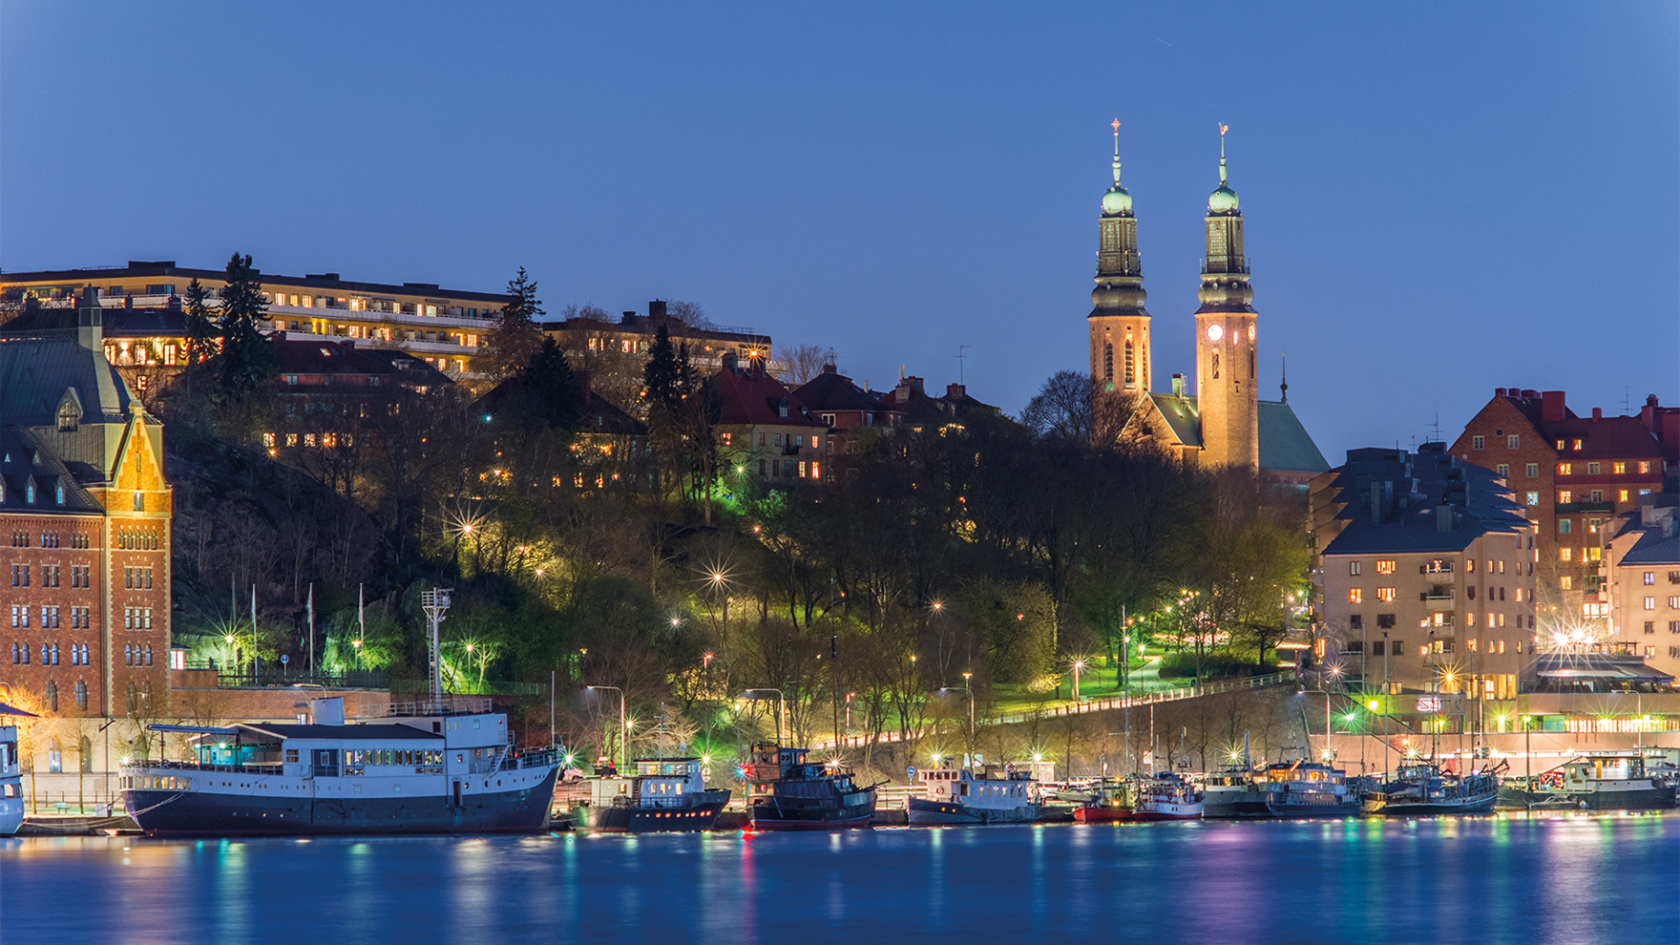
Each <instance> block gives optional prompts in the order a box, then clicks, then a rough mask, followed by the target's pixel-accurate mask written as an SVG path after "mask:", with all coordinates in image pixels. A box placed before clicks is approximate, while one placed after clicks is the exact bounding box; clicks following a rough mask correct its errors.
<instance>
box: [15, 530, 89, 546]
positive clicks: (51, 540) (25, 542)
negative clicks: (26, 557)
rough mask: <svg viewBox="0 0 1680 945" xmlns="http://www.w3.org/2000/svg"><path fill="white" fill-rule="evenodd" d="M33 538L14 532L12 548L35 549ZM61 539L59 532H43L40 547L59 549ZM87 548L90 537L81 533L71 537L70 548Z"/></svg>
mask: <svg viewBox="0 0 1680 945" xmlns="http://www.w3.org/2000/svg"><path fill="white" fill-rule="evenodd" d="M33 537H34V536H33V535H31V534H30V533H29V532H12V547H13V548H30V547H33V544H32V541H31V540H32V539H33ZM61 537H62V536H60V535H59V534H58V533H57V532H42V533H41V545H40V547H42V548H57V547H59V544H58V543H59V540H60V538H61ZM87 546H88V536H86V535H83V534H80V533H76V534H72V535H71V536H70V547H72V548H86V547H87Z"/></svg>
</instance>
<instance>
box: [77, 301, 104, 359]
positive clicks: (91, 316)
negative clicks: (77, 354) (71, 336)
mask: <svg viewBox="0 0 1680 945" xmlns="http://www.w3.org/2000/svg"><path fill="white" fill-rule="evenodd" d="M104 326H105V314H104V312H102V311H101V310H100V308H99V293H98V292H96V291H94V288H93V286H91V285H90V286H88V287H87V288H85V289H83V290H82V300H81V302H80V303H78V304H77V306H76V343H77V344H79V345H81V346H82V347H84V348H86V349H88V350H89V351H97V352H99V354H100V356H101V357H103V356H104V354H105V327H104Z"/></svg>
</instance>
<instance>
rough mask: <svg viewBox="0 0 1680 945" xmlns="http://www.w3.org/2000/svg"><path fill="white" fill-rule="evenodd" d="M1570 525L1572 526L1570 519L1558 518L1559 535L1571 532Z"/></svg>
mask: <svg viewBox="0 0 1680 945" xmlns="http://www.w3.org/2000/svg"><path fill="white" fill-rule="evenodd" d="M1570 527H1571V526H1570V523H1569V519H1566V518H1560V519H1558V534H1559V535H1567V534H1569V531H1570Z"/></svg>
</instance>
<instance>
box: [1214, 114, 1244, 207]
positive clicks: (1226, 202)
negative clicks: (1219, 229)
mask: <svg viewBox="0 0 1680 945" xmlns="http://www.w3.org/2000/svg"><path fill="white" fill-rule="evenodd" d="M1230 130H1231V126H1230V125H1227V124H1225V123H1224V122H1220V123H1219V189H1218V190H1215V191H1214V192H1213V193H1212V194H1211V195H1210V196H1209V197H1208V212H1209V213H1235V212H1236V210H1237V192H1236V191H1234V190H1232V189H1231V188H1230V186H1229V185H1228V184H1227V183H1226V176H1225V132H1227V131H1230Z"/></svg>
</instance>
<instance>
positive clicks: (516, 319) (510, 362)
mask: <svg viewBox="0 0 1680 945" xmlns="http://www.w3.org/2000/svg"><path fill="white" fill-rule="evenodd" d="M544 314H546V313H545V312H544V311H543V308H542V300H540V299H538V298H537V283H536V280H534V279H532V278H531V277H530V274H529V273H527V272H526V271H525V267H524V266H520V267H519V272H518V274H517V275H515V276H514V277H513V278H512V279H511V280H509V281H508V303H507V304H506V305H504V306H502V318H501V321H500V322H498V323H497V325H496V328H495V330H494V331H492V332H490V334H489V335H487V336H485V339H484V351H483V353H482V354H481V355H480V356H479V364H480V365H481V366H482V367H483V368H484V371H485V373H486V374H488V375H490V377H491V378H492V379H494V380H497V381H502V380H506V379H507V378H510V377H513V376H515V375H517V374H519V373H520V372H521V371H523V370H524V369H525V366H526V365H528V364H530V363H531V358H532V357H534V356H535V355H536V353H537V351H538V349H540V348H541V347H542V342H543V333H542V329H541V328H538V327H537V321H536V320H537V319H538V318H540V317H542V316H543V315H544Z"/></svg>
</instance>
